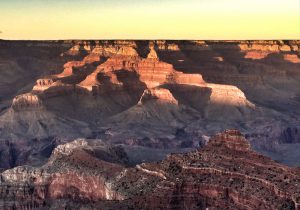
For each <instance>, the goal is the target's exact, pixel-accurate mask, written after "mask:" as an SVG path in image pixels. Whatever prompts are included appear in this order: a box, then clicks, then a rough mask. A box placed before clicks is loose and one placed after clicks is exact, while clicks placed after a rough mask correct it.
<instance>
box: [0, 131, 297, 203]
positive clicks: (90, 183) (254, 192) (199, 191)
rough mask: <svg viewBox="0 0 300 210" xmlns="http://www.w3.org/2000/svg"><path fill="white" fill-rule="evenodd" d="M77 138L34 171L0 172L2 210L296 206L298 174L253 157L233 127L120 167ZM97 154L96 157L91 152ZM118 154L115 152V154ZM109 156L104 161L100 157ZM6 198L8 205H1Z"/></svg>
mask: <svg viewBox="0 0 300 210" xmlns="http://www.w3.org/2000/svg"><path fill="white" fill-rule="evenodd" d="M97 148H99V146H97V145H95V144H94V143H91V142H87V141H86V140H82V139H81V140H76V141H74V142H72V143H68V144H66V145H61V146H59V147H58V148H57V149H55V150H54V152H53V153H52V156H51V158H50V161H49V162H48V163H47V164H45V165H44V166H42V167H40V168H32V167H28V166H22V167H18V168H14V169H10V170H7V171H5V172H3V173H2V174H1V183H0V199H1V208H5V209H51V208H59V209H61V208H72V209H81V208H84V209H207V208H209V209H220V208H226V209H299V207H300V206H299V204H300V203H299V202H300V188H299V185H298V183H299V181H300V176H299V173H298V171H297V169H296V168H290V167H287V166H284V165H280V164H278V163H276V162H274V161H272V160H271V159H269V158H267V157H264V156H262V155H260V154H258V153H255V152H254V151H252V150H251V149H250V145H249V143H248V142H247V140H246V139H245V138H244V136H243V135H242V134H241V133H240V132H239V131H237V130H226V131H224V132H223V133H219V134H217V135H215V136H214V137H212V138H211V139H210V141H209V142H208V144H207V146H205V147H204V148H202V149H197V150H195V151H192V152H189V153H185V154H171V155H169V156H168V157H167V158H166V159H165V160H163V161H161V162H156V163H143V164H139V165H136V166H135V167H124V165H123V164H121V162H122V161H121V162H120V160H122V159H123V158H124V157H125V156H124V155H123V154H122V152H121V150H117V151H118V152H117V153H111V152H108V153H106V155H105V156H101V155H99V153H103V151H112V150H107V148H109V147H107V146H104V145H102V146H101V148H102V149H101V151H102V152H99V149H97ZM97 151H98V152H97ZM120 152H121V153H120ZM110 154H114V155H111V157H114V158H111V159H106V160H104V159H103V158H105V157H107V156H109V155H110ZM8 201H9V202H8Z"/></svg>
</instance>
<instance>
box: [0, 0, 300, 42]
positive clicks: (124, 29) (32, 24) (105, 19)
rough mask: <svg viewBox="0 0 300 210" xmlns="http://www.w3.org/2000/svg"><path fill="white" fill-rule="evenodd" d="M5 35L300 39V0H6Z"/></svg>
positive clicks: (0, 11)
mask: <svg viewBox="0 0 300 210" xmlns="http://www.w3.org/2000/svg"><path fill="white" fill-rule="evenodd" d="M0 31H1V32H2V33H0V39H1V38H2V39H300V0H0Z"/></svg>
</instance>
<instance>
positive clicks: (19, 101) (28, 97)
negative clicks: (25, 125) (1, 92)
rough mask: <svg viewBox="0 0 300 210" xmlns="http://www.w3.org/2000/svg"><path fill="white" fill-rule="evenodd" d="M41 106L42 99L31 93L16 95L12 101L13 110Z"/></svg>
mask: <svg viewBox="0 0 300 210" xmlns="http://www.w3.org/2000/svg"><path fill="white" fill-rule="evenodd" d="M42 107H43V105H42V101H41V100H40V99H39V96H38V95H35V94H32V93H26V94H22V95H18V96H16V97H15V98H14V99H13V102H12V108H13V109H14V110H15V111H20V110H26V109H27V110H28V109H29V110H30V109H39V108H42Z"/></svg>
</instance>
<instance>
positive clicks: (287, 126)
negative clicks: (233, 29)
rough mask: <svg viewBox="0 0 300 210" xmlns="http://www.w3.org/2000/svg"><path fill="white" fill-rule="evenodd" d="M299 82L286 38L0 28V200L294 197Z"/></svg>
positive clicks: (176, 205)
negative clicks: (34, 35)
mask: <svg viewBox="0 0 300 210" xmlns="http://www.w3.org/2000/svg"><path fill="white" fill-rule="evenodd" d="M299 87H300V41H296V40H294V41H292V40H290V41H280V40H274V41H163V40H157V41H142V40H140V41H129V40H123V41H122V40H116V41H4V40H0V170H1V172H2V174H1V179H0V200H1V202H2V204H1V202H0V207H1V208H4V207H5V208H8V209H9V208H11V209H16V208H17V209H34V208H36V209H39V208H45V209H49V208H50V209H51V208H52V209H57V208H58V206H60V205H62V206H68V208H71V209H76V208H81V207H82V208H91V209H99V208H100V209H116V208H119V209H122V207H124V209H128V208H136V209H139V208H142V205H143V202H145V203H146V204H147V205H146V206H144V207H145V209H159V208H164V209H205V208H207V207H209V208H210V209H220V208H227V209H299V186H298V185H299V166H300V158H299V154H300V127H299V126H300V124H299V122H300V88H299ZM228 129H231V130H228ZM224 130H225V132H223V131H224ZM238 130H239V131H238ZM222 132H223V133H222ZM216 133H219V134H217V135H215V134H216ZM201 148H202V149H201ZM74 151H76V152H74ZM254 151H256V152H254ZM174 153H179V154H177V155H175V154H174ZM259 153H260V154H259ZM170 154H172V155H170ZM263 155H265V156H268V157H269V158H271V159H273V160H271V159H269V158H267V157H265V156H263ZM297 167H298V168H297ZM99 168H100V169H101V170H100V169H99ZM85 170H86V171H85ZM282 176H283V177H282ZM68 177H69V178H70V180H71V181H70V180H69V181H70V182H72V183H75V182H76V183H79V185H78V186H75V185H72V186H69V185H68V186H65V185H66V183H67V181H66V180H67V178H68ZM222 177H223V178H222ZM224 177H225V179H224ZM82 180H85V182H82ZM122 180H123V181H122ZM133 183H135V184H134V186H132V184H133ZM192 183H196V184H194V185H193V184H192ZM198 184H199V185H198ZM254 185H258V186H259V187H257V188H255V189H254V188H253V187H252V186H254ZM288 188H289V189H291V191H289V192H288V191H287V190H286V189H288ZM154 192H159V193H158V194H155V193H154ZM246 192H248V195H247V193H246ZM249 192H251V193H252V194H251V195H249ZM195 194H197V195H199V196H198V197H197V196H196V197H195ZM254 194H255V195H256V196H258V197H255V196H252V195H254ZM161 196H162V197H163V198H158V197H161ZM258 198H261V199H258ZM75 200H79V201H80V203H76V202H75V203H74V201H75ZM100 201H101V202H100ZM153 201H157V202H158V201H159V202H160V203H157V205H156V204H154V203H155V202H153ZM275 201H276V202H275ZM91 202H93V204H91ZM86 203H89V206H85V204H86ZM160 204H161V205H160ZM1 205H2V206H1ZM55 205H57V206H55ZM72 205H74V206H73V207H72ZM66 208H67V207H66Z"/></svg>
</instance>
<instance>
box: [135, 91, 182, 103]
mask: <svg viewBox="0 0 300 210" xmlns="http://www.w3.org/2000/svg"><path fill="white" fill-rule="evenodd" d="M152 99H154V100H161V101H162V102H166V103H171V104H176V105H178V101H177V100H176V99H175V98H174V96H173V95H172V94H171V92H170V91H169V90H168V89H164V88H154V89H147V90H145V91H144V93H143V95H142V97H141V99H140V100H139V102H138V104H139V105H142V104H143V103H145V102H146V101H148V100H152Z"/></svg>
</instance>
